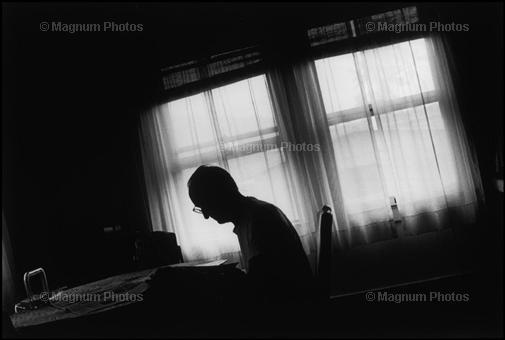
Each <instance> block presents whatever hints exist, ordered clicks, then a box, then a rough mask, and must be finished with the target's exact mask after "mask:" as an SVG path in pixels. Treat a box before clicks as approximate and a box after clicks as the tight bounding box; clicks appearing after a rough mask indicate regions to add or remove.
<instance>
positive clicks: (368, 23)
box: [307, 6, 419, 47]
mask: <svg viewBox="0 0 505 340" xmlns="http://www.w3.org/2000/svg"><path fill="white" fill-rule="evenodd" d="M417 22H419V15H418V11H417V7H415V6H410V7H405V8H400V9H396V10H393V11H388V12H384V13H379V14H375V15H370V16H367V17H363V18H358V19H354V20H349V21H345V22H339V23H335V24H330V25H325V26H319V27H314V28H311V29H309V30H308V31H307V36H308V40H309V44H310V46H311V47H316V46H321V45H325V44H329V43H334V42H338V41H341V40H346V39H349V38H356V37H360V36H364V35H369V34H374V33H381V31H386V30H387V28H386V27H385V26H386V25H409V24H415V23H417ZM381 28H382V29H381ZM393 33H394V32H393Z"/></svg>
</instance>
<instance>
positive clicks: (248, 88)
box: [212, 76, 274, 139]
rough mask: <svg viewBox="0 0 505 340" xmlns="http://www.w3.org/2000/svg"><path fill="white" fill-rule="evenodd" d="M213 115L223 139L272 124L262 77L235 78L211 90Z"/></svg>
mask: <svg viewBox="0 0 505 340" xmlns="http://www.w3.org/2000/svg"><path fill="white" fill-rule="evenodd" d="M212 98H213V100H214V104H215V109H216V118H217V122H218V125H219V130H220V133H221V134H222V136H223V138H225V139H231V138H233V137H238V136H240V135H244V134H247V133H255V134H259V131H261V130H264V129H267V128H272V127H274V121H273V114H272V108H271V104H270V99H269V97H268V92H267V88H266V83H265V77H264V76H258V77H254V78H251V79H247V80H243V81H239V82H237V83H233V84H230V85H226V86H223V87H219V88H217V89H214V90H212Z"/></svg>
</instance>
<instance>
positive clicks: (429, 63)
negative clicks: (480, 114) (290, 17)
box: [315, 36, 481, 244]
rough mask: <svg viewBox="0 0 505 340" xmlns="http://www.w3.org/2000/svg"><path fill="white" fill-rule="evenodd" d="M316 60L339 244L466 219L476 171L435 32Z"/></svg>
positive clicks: (472, 205) (474, 197)
mask: <svg viewBox="0 0 505 340" xmlns="http://www.w3.org/2000/svg"><path fill="white" fill-rule="evenodd" d="M315 64H316V68H317V75H318V85H319V86H320V88H321V93H322V97H323V102H324V108H325V112H326V117H327V120H328V128H329V130H330V134H331V141H332V142H331V143H332V147H333V152H334V156H335V161H336V166H337V171H338V176H339V183H340V191H339V193H340V195H341V198H342V202H343V208H344V210H345V220H344V223H341V224H340V226H339V227H338V229H339V230H340V231H342V230H350V231H351V232H350V233H344V234H341V241H342V240H344V241H345V242H346V243H348V244H356V243H358V244H359V243H368V242H371V241H372V240H374V239H383V238H389V237H392V235H393V234H394V232H395V231H394V230H393V229H392V228H391V227H392V226H393V225H394V226H395V227H396V226H398V223H400V230H401V231H405V232H406V233H408V234H409V233H410V234H416V233H419V232H422V231H428V230H436V229H439V228H443V227H447V226H455V225H458V224H461V223H463V222H470V223H471V222H472V219H473V216H474V214H475V212H476V209H477V205H478V197H479V194H480V193H481V183H480V177H479V174H478V171H477V169H478V168H477V166H476V163H475V161H474V159H473V158H472V156H471V155H472V152H471V150H470V148H469V146H468V142H467V138H466V136H465V132H464V129H463V127H462V124H461V120H460V118H459V116H458V115H459V110H458V106H457V102H456V99H455V95H454V92H453V88H452V85H451V77H450V74H449V72H448V65H447V61H446V56H445V52H444V48H443V44H442V43H441V41H440V38H439V37H437V36H432V37H429V38H428V37H427V38H422V39H416V40H411V41H405V42H401V43H394V44H390V45H386V46H382V47H376V48H369V49H364V50H360V51H356V52H353V53H347V54H342V55H338V56H334V57H330V58H324V59H319V60H316V61H315ZM315 86H317V85H315ZM342 216H344V215H343V214H342ZM356 227H357V228H356ZM353 231H359V232H357V233H356V232H354V233H353ZM342 235H346V236H345V237H343V236H342Z"/></svg>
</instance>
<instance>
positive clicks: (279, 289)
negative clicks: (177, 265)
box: [188, 165, 314, 305]
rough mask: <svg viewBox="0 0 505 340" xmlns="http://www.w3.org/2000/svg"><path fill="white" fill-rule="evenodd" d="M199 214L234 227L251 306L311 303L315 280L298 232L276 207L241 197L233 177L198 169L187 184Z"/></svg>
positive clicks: (211, 168) (214, 169)
mask: <svg viewBox="0 0 505 340" xmlns="http://www.w3.org/2000/svg"><path fill="white" fill-rule="evenodd" d="M188 189H189V196H190V198H191V200H192V201H193V203H194V204H195V208H194V209H193V210H194V211H195V212H197V213H201V214H202V215H203V216H204V217H205V218H206V219H207V218H209V217H212V218H213V219H214V220H216V221H217V222H218V223H220V224H223V223H227V222H231V223H233V224H234V225H235V228H234V229H233V232H234V233H235V234H237V236H238V240H239V244H240V249H241V254H242V257H243V260H244V264H245V269H246V272H247V283H248V284H247V288H246V289H247V292H245V293H247V295H248V296H249V297H250V298H252V300H251V301H254V302H255V303H260V304H261V303H275V304H283V305H285V304H292V303H300V302H311V301H312V296H313V293H314V291H313V287H314V283H313V276H312V270H311V268H310V264H309V262H308V259H307V256H306V254H305V252H304V250H303V246H302V243H301V241H300V238H299V237H298V234H297V232H296V230H295V228H294V227H293V225H292V224H291V222H290V221H289V219H288V218H287V217H286V216H285V215H284V213H283V212H282V211H281V210H280V209H279V208H277V207H276V206H275V205H273V204H270V203H267V202H264V201H261V200H258V199H256V198H254V197H249V196H244V195H242V194H241V193H240V191H239V189H238V187H237V184H236V183H235V181H234V180H233V178H232V177H231V175H230V174H229V173H228V172H227V171H226V170H224V169H222V168H220V167H216V166H207V165H203V166H200V167H199V168H198V169H197V170H196V171H195V172H194V173H193V175H192V176H191V178H190V179H189V181H188Z"/></svg>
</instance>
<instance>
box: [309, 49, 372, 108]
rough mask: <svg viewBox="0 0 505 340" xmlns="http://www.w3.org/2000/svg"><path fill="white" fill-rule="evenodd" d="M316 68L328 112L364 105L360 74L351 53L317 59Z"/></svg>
mask: <svg viewBox="0 0 505 340" xmlns="http://www.w3.org/2000/svg"><path fill="white" fill-rule="evenodd" d="M316 70H317V75H318V78H319V84H320V86H321V93H322V96H323V101H324V108H325V110H326V113H328V114H329V113H332V112H336V111H342V110H345V109H350V108H353V107H362V106H363V99H362V95H361V90H360V85H359V81H358V74H357V72H356V66H355V63H354V57H353V55H352V54H351V53H349V54H344V55H341V56H336V57H331V58H326V59H320V60H316Z"/></svg>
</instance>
